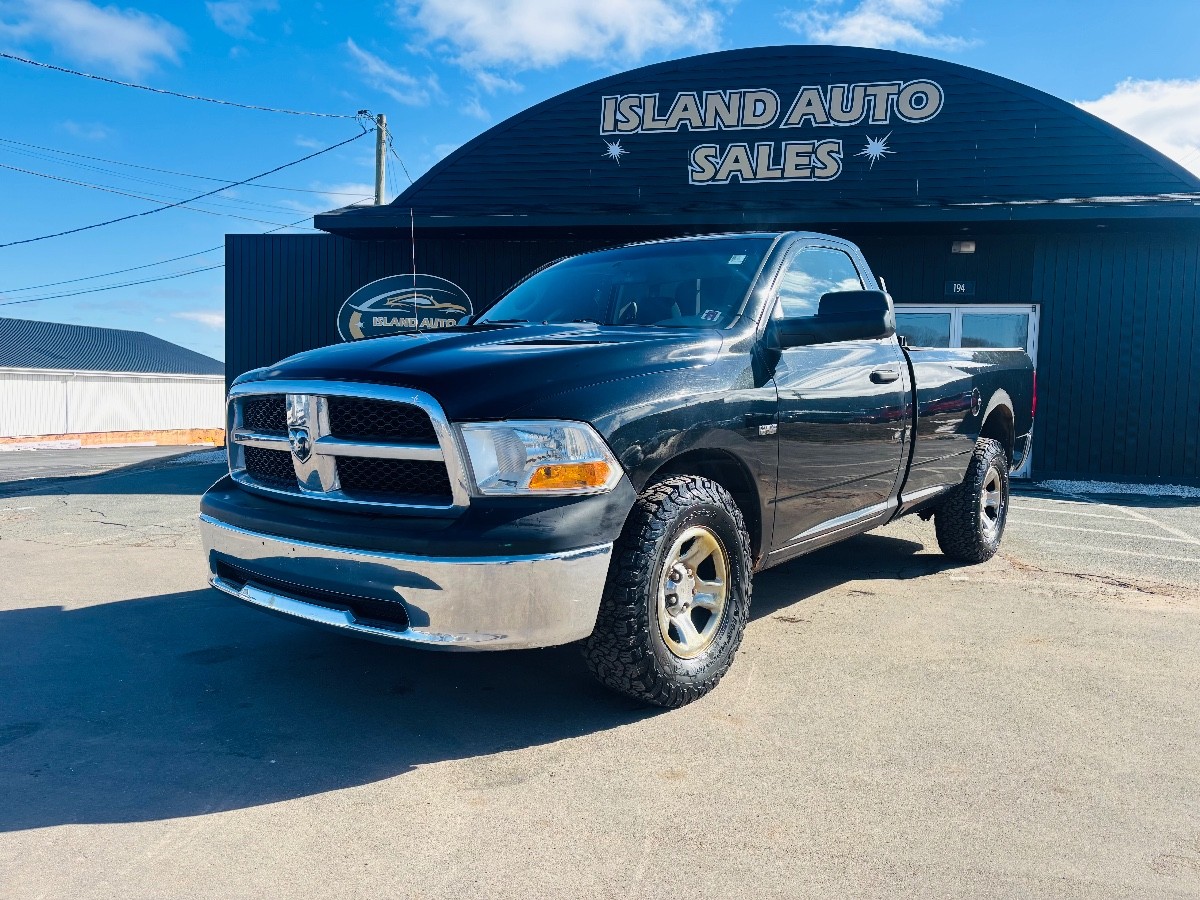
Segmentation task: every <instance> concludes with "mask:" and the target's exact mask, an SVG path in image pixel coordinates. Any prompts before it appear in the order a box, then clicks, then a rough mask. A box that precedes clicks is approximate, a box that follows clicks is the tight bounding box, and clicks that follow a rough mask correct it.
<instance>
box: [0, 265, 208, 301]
mask: <svg viewBox="0 0 1200 900" xmlns="http://www.w3.org/2000/svg"><path fill="white" fill-rule="evenodd" d="M223 268H225V263H219V264H218V265H215V266H206V267H205V268H202V269H191V270H189V271H187V272H175V273H174V274H172V275H159V276H157V277H156V278H143V279H142V280H141V281H127V282H125V283H124V284H110V285H106V286H104V287H98V288H87V289H85V290H82V291H68V292H66V293H62V294H49V295H48V296H45V297H27V298H25V299H24V300H9V301H7V302H5V303H0V306H16V305H17V304H19V303H37V302H38V301H40V300H58V299H61V298H62V297H78V296H79V295H80V294H96V293H99V292H100V291H112V290H116V289H117V288H123V287H133V286H134V285H136V284H150V283H151V282H154V281H168V280H170V279H172V278H183V277H184V276H185V275H196V274H197V273H199V272H211V271H213V270H214V269H223Z"/></svg>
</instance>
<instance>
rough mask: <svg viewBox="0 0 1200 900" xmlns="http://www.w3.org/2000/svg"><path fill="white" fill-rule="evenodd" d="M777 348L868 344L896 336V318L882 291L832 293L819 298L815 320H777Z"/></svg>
mask: <svg viewBox="0 0 1200 900" xmlns="http://www.w3.org/2000/svg"><path fill="white" fill-rule="evenodd" d="M775 329H776V333H777V334H778V335H779V344H780V346H781V347H784V348H787V347H806V346H809V345H810V344H832V343H834V342H836V341H869V340H877V339H879V338H886V337H891V336H892V335H893V334H895V333H896V314H895V313H894V312H893V311H892V303H891V301H890V300H889V299H888V295H887V294H885V293H883V291H833V292H831V293H828V294H825V295H823V296H822V297H821V301H820V303H819V304H818V305H817V314H816V315H815V316H805V317H804V318H800V319H778V320H776V322H775Z"/></svg>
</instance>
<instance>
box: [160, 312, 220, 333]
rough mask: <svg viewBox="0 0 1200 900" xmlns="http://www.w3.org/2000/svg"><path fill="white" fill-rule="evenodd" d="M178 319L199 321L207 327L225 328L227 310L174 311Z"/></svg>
mask: <svg viewBox="0 0 1200 900" xmlns="http://www.w3.org/2000/svg"><path fill="white" fill-rule="evenodd" d="M171 315H173V316H174V317H175V318H176V319H187V320H188V321H191V322H199V323H200V324H201V325H204V326H205V327H207V328H216V329H218V330H223V329H224V328H225V310H223V309H222V310H212V311H209V310H203V309H196V310H186V311H184V312H177V313H172V314H171Z"/></svg>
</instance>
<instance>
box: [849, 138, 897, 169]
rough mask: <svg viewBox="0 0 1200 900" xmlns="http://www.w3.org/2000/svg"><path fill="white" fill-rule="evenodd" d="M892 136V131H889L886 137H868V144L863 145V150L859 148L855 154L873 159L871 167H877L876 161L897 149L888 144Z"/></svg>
mask: <svg viewBox="0 0 1200 900" xmlns="http://www.w3.org/2000/svg"><path fill="white" fill-rule="evenodd" d="M891 136H892V133H891V132H890V131H889V132H888V133H887V136H886V137H881V138H873V137H868V138H867V146H865V147H863V148H862V149H861V150H859V151H858V152H857V153H855V154H854V155H855V156H865V157H866V158H867V159H869V160H870V161H871V168H872V169H873V168H875V163H876V162H878V161H879V160H881V159H883V158H884V156H886V155H887V154H889V153H895V152H896V151H895V150H893V149H891V148H890V147H889V146H888V145H887V142H888V140H889V139H890V138H891Z"/></svg>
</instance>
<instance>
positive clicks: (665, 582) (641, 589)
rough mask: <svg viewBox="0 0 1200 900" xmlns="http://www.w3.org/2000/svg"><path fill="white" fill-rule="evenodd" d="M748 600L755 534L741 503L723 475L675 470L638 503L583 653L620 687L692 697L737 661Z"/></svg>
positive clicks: (664, 700)
mask: <svg viewBox="0 0 1200 900" xmlns="http://www.w3.org/2000/svg"><path fill="white" fill-rule="evenodd" d="M749 609H750V541H749V537H748V535H747V532H746V525H745V522H744V521H743V519H742V514H741V511H740V510H739V509H738V507H737V504H736V503H735V502H734V500H733V498H732V497H731V496H730V495H729V492H728V491H726V490H725V489H724V488H723V487H721V486H720V485H719V484H717V483H716V482H714V481H710V480H709V479H707V478H700V477H697V476H693V475H676V476H672V477H670V478H666V479H664V480H662V481H659V482H656V483H654V484H653V485H651V486H650V487H648V488H647V489H646V490H645V491H644V492H643V493H642V495H641V496H640V497H639V498H638V500H637V503H636V504H635V506H634V509H633V511H632V512H631V513H630V516H629V521H628V522H627V523H626V525H625V529H624V531H623V533H622V535H621V538H620V540H619V541H618V543H617V546H616V548H614V556H613V566H612V569H611V571H610V572H609V579H608V584H607V586H606V588H605V592H604V599H603V601H602V602H601V604H600V614H599V616H598V617H597V621H596V629H595V631H594V632H593V633H592V636H591V637H590V638H588V641H587V643H586V645H585V648H584V656H585V658H586V660H587V664H588V667H589V668H590V669H591V670H592V673H593V674H594V675H595V676H596V677H597V678H598V679H599V680H600V681H601V683H603V684H605V685H606V686H608V687H610V688H612V689H613V690H615V691H619V692H620V693H622V694H625V695H627V696H630V697H633V698H635V699H638V700H641V701H644V702H646V703H652V704H654V705H656V706H666V707H677V706H683V705H684V704H686V703H690V702H692V701H693V700H695V699H697V698H699V697H702V696H704V695H705V694H706V693H708V692H709V691H711V690H712V689H713V688H714V687H716V686H717V683H718V682H719V681H720V680H721V677H722V676H723V675H724V674H725V673H726V672H727V671H728V670H729V666H730V665H731V664H732V662H733V657H734V654H735V653H736V652H737V648H738V645H739V644H740V643H741V640H742V632H743V631H744V630H745V627H746V619H747V616H748V613H749Z"/></svg>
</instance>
